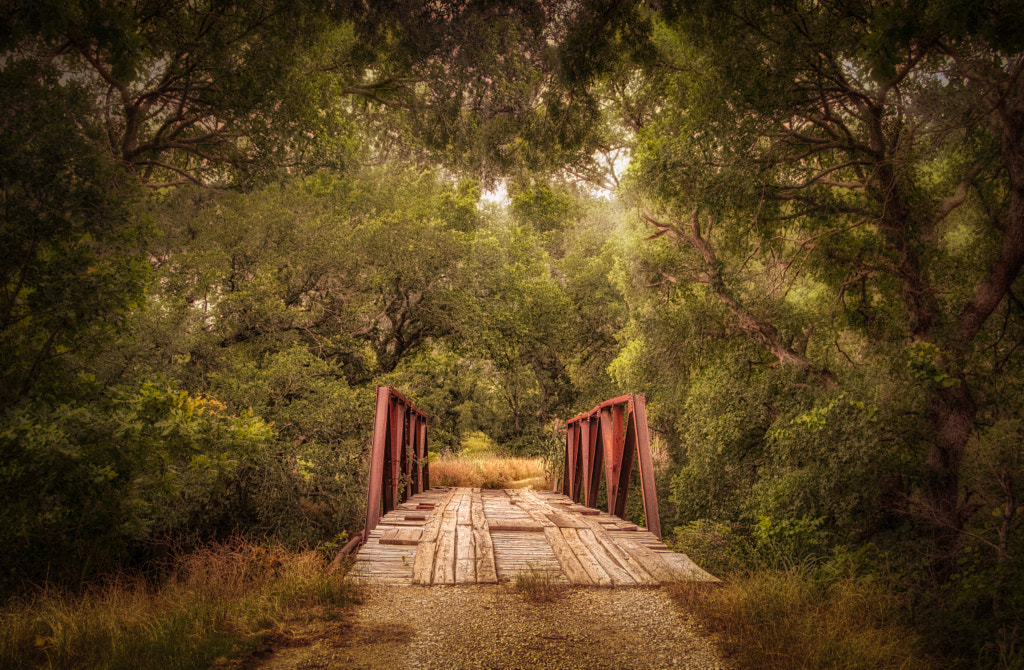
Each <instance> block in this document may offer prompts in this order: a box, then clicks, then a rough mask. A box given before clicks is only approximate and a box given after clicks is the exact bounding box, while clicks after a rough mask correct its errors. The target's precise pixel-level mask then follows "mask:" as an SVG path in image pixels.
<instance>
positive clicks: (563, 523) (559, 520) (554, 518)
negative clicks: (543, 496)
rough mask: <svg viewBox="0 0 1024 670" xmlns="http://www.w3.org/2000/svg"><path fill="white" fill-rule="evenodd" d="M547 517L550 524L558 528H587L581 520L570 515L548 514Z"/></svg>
mask: <svg viewBox="0 0 1024 670" xmlns="http://www.w3.org/2000/svg"><path fill="white" fill-rule="evenodd" d="M547 517H548V519H550V520H551V523H553V524H555V525H556V526H558V527H559V528H587V524H586V523H584V522H583V519H581V518H578V517H575V516H573V515H571V514H548V515H547Z"/></svg>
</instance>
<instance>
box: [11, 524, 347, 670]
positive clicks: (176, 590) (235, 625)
mask: <svg viewBox="0 0 1024 670" xmlns="http://www.w3.org/2000/svg"><path fill="white" fill-rule="evenodd" d="M325 568H326V563H325V561H324V559H323V557H322V556H320V555H318V554H317V552H315V551H307V552H291V551H288V550H286V549H284V548H283V547H279V546H268V547H263V546H258V545H253V544H249V543H246V542H242V541H237V542H230V543H226V544H218V545H213V546H210V547H208V548H206V549H204V550H202V551H198V552H195V553H193V554H189V555H187V556H183V557H181V558H180V559H179V560H178V561H177V563H176V564H175V566H174V569H173V570H172V572H171V574H170V575H169V576H168V577H167V578H166V579H165V580H164V581H163V583H161V584H160V585H158V586H153V585H151V584H148V583H147V582H145V581H144V580H142V579H138V578H129V577H121V578H118V579H112V580H111V581H109V582H108V583H107V584H106V585H104V586H103V587H99V588H96V589H93V590H91V591H88V592H86V593H83V594H68V593H63V592H60V591H57V590H52V589H51V590H43V591H40V592H38V593H36V594H34V595H32V596H30V597H26V598H24V599H22V600H21V601H16V602H11V603H8V604H7V605H5V606H4V607H3V608H2V609H0V668H3V669H7V668H11V669H13V668H111V669H118V668H125V669H127V668H132V669H135V668H160V670H171V669H173V668H196V667H209V666H211V665H212V664H214V663H215V662H217V661H218V660H225V659H228V658H237V657H240V656H245V655H247V654H248V653H250V652H252V651H254V650H257V649H259V648H260V647H261V646H262V645H263V643H264V641H265V640H266V639H267V638H268V636H271V635H273V634H275V633H279V632H280V628H281V624H282V623H283V622H285V621H289V620H295V619H297V618H301V617H310V616H315V614H312V613H313V612H316V611H319V612H322V613H326V612H334V611H336V609H337V608H338V607H339V606H341V605H344V604H346V603H349V602H352V601H354V600H356V598H357V593H356V591H355V589H354V587H352V586H351V585H349V584H348V583H346V582H345V581H344V578H343V577H342V576H340V575H331V574H327V572H326V570H325Z"/></svg>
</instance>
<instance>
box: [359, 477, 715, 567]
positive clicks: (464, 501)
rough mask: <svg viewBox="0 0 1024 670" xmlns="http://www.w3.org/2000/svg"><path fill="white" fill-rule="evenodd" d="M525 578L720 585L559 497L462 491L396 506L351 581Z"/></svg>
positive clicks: (615, 522)
mask: <svg viewBox="0 0 1024 670" xmlns="http://www.w3.org/2000/svg"><path fill="white" fill-rule="evenodd" d="M522 572H545V573H548V574H550V575H551V576H552V577H553V578H554V579H555V580H556V581H560V582H563V583H569V584H580V585H601V586H643V585H656V584H661V583H664V582H669V581H680V580H699V581H717V580H716V579H715V577H713V576H711V575H709V574H708V573H706V572H704V571H703V570H701V569H700V568H699V567H698V566H697V565H696V564H695V563H694V562H693V561H691V560H690V559H689V558H687V557H686V556H685V555H683V554H677V553H674V552H672V551H671V550H669V549H668V548H667V547H666V546H665V545H664V544H662V543H661V542H660V541H659V540H658V538H656V537H655V536H654V535H652V534H651V533H649V532H647V531H646V530H644V529H642V528H638V527H637V526H636V525H634V524H632V523H629V522H627V521H623V520H622V519H620V518H618V517H615V516H612V515H610V514H606V513H604V512H599V511H598V510H595V509H590V508H587V507H583V506H581V505H578V504H575V503H573V502H572V501H571V500H570V499H569V498H568V497H567V496H564V495H562V494H560V493H553V492H547V491H530V490H521V489H505V490H491V489H484V490H481V489H469V488H434V489H430V490H429V491H426V492H424V493H421V494H419V495H415V496H412V497H411V498H410V499H409V500H408V501H407V502H405V503H402V504H400V505H398V507H397V508H396V509H395V510H393V511H391V512H389V513H388V514H386V515H385V516H384V517H383V518H382V519H381V520H380V523H379V524H378V525H377V527H376V528H375V529H374V530H373V531H372V532H371V533H370V535H369V538H368V539H367V541H366V542H365V544H363V546H362V547H361V548H360V549H359V551H358V552H357V553H356V555H355V563H354V564H353V566H352V569H351V571H350V572H349V574H350V576H352V577H353V578H354V579H356V580H357V581H363V582H373V583H383V584H400V585H409V584H423V585H428V584H493V583H498V582H503V581H508V580H510V579H512V578H513V577H514V576H515V575H517V574H519V573H522Z"/></svg>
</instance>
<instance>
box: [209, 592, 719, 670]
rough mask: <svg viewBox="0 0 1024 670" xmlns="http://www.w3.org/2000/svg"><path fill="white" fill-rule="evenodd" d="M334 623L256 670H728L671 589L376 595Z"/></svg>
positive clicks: (281, 639) (255, 664) (257, 659)
mask: <svg viewBox="0 0 1024 670" xmlns="http://www.w3.org/2000/svg"><path fill="white" fill-rule="evenodd" d="M363 588H364V590H363V592H362V597H361V602H360V603H359V604H357V605H350V606H348V607H347V608H346V609H345V610H343V611H342V613H341V614H340V616H339V617H337V618H336V619H334V620H331V619H330V618H323V617H320V618H313V619H311V620H308V621H302V622H294V623H293V624H292V625H289V626H286V627H284V628H283V629H282V631H281V632H280V633H279V634H277V635H276V636H274V637H273V638H272V639H271V640H270V642H269V645H268V646H267V647H265V648H264V649H263V650H262V651H261V652H260V653H259V654H258V655H254V656H252V657H250V658H248V659H245V660H242V661H235V662H232V663H230V664H227V666H228V667H234V668H244V669H246V670H286V669H287V670H315V669H320V668H366V669H370V668H395V669H398V668H531V669H538V670H541V669H545V668H559V669H568V668H597V669H604V668H608V669H614V668H635V669H637V670H642V669H647V668H651V669H653V668H702V669H704V668H708V669H710V668H727V667H728V664H727V663H726V662H725V661H724V660H723V659H722V657H721V656H720V654H719V652H718V651H717V649H716V647H715V643H714V640H713V638H712V636H711V635H710V634H708V633H706V632H705V631H703V630H702V628H701V627H700V625H699V624H697V623H696V622H695V621H694V620H692V619H691V618H690V617H688V616H687V615H686V614H685V613H682V612H680V610H679V607H678V605H676V604H674V603H673V601H672V599H671V598H670V596H669V594H668V593H667V592H666V591H665V590H664V589H662V588H627V589H604V588H592V587H590V588H587V587H575V588H564V589H561V590H559V592H558V594H557V595H556V596H555V598H554V600H553V601H551V602H531V601H530V599H529V598H528V597H526V594H523V593H520V592H517V591H516V590H514V589H513V588H511V587H509V586H504V585H500V586H499V585H495V586H487V585H473V586H432V587H418V586H367V587H363Z"/></svg>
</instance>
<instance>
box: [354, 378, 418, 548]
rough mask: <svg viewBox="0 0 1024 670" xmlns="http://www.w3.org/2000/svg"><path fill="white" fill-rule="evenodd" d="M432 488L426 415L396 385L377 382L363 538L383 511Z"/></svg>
mask: <svg viewBox="0 0 1024 670" xmlns="http://www.w3.org/2000/svg"><path fill="white" fill-rule="evenodd" d="M429 488H430V469H429V465H428V462H427V415H426V414H424V413H423V411H422V410H421V409H420V408H418V407H416V405H414V404H413V403H412V401H410V400H409V399H408V398H406V397H405V396H403V395H402V394H401V393H399V392H398V391H397V390H395V389H394V388H392V387H390V386H378V387H377V407H376V410H375V411H374V416H373V440H372V447H371V452H370V481H369V486H368V487H367V500H366V525H365V526H364V529H363V536H362V537H363V539H364V540H365V539H366V538H367V537H369V534H370V531H372V530H373V529H374V528H376V527H377V523H378V522H379V521H380V518H381V517H382V516H383V515H384V514H387V513H388V512H390V511H391V510H393V509H395V506H396V505H398V504H400V503H403V502H405V501H406V500H408V499H409V497H410V496H412V495H415V494H417V493H420V492H421V491H426V490H427V489H429Z"/></svg>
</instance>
